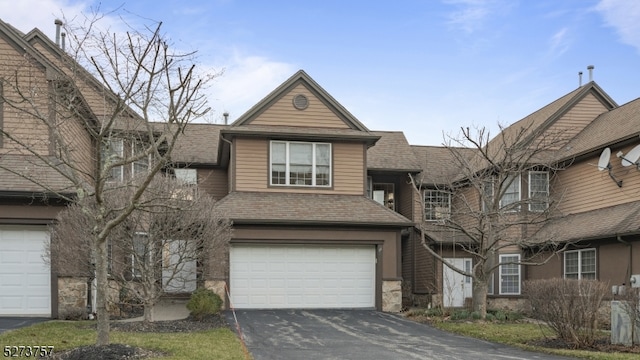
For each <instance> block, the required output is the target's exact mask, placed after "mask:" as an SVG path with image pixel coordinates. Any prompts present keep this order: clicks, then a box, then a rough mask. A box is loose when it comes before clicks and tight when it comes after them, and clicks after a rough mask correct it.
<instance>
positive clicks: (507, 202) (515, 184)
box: [500, 175, 520, 211]
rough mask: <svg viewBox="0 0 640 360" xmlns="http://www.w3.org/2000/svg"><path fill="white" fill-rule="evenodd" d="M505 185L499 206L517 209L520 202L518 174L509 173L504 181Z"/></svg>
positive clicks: (508, 209)
mask: <svg viewBox="0 0 640 360" xmlns="http://www.w3.org/2000/svg"><path fill="white" fill-rule="evenodd" d="M504 186H506V187H505V188H504V190H503V192H502V197H501V198H500V208H501V209H504V210H506V211H517V210H519V206H518V202H520V175H509V176H507V178H506V179H505V181H504Z"/></svg>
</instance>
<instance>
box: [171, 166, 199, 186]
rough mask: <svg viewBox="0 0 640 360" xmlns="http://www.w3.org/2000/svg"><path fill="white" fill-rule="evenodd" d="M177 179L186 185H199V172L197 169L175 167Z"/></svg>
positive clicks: (174, 171)
mask: <svg viewBox="0 0 640 360" xmlns="http://www.w3.org/2000/svg"><path fill="white" fill-rule="evenodd" d="M173 173H174V174H175V176H176V179H177V180H178V181H179V182H180V183H181V184H184V185H198V172H197V170H196V169H173Z"/></svg>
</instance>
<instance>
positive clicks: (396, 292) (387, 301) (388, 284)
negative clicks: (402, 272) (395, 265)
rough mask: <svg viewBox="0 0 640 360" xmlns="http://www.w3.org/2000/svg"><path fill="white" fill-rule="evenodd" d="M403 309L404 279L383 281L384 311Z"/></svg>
mask: <svg viewBox="0 0 640 360" xmlns="http://www.w3.org/2000/svg"><path fill="white" fill-rule="evenodd" d="M401 310H402V281H400V280H383V281H382V311H386V312H394V313H395V312H400V311H401Z"/></svg>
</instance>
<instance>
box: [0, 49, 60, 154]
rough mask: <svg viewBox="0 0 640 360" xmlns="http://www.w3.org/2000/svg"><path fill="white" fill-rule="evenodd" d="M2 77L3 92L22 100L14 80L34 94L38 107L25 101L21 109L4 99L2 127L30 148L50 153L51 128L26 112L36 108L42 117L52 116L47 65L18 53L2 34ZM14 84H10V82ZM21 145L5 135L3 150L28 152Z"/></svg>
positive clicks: (9, 96) (9, 97)
mask: <svg viewBox="0 0 640 360" xmlns="http://www.w3.org/2000/svg"><path fill="white" fill-rule="evenodd" d="M0 54H1V55H0V62H2V67H0V77H1V78H3V79H4V80H5V84H4V86H3V92H4V96H5V97H6V99H7V100H9V101H11V100H13V101H20V95H19V94H18V93H17V92H16V91H14V90H13V89H12V85H13V84H18V87H19V88H20V89H21V91H23V92H27V94H29V92H31V93H32V94H35V95H36V96H34V97H33V98H32V101H33V102H34V104H35V109H34V108H33V107H32V106H31V105H28V104H23V105H21V106H24V107H23V109H22V110H18V109H14V108H12V107H11V106H9V104H8V101H5V103H4V106H3V109H4V110H3V124H2V126H3V128H4V131H6V132H7V133H10V134H11V135H12V136H14V137H16V138H17V139H19V140H20V141H22V142H24V143H25V144H27V146H29V147H30V148H31V149H33V150H35V151H36V152H37V153H39V154H41V155H47V154H48V153H49V129H48V127H47V126H46V125H45V124H44V123H43V121H42V120H37V119H34V117H33V116H31V115H29V114H27V113H25V111H29V112H34V111H35V112H37V113H38V114H39V115H40V117H41V118H42V119H44V120H47V119H48V117H49V108H48V103H49V101H48V93H49V89H48V83H47V79H46V73H45V68H44V67H43V66H41V65H39V64H37V63H36V62H35V61H33V60H32V59H31V58H29V57H28V56H24V55H23V54H21V53H18V52H17V51H16V49H15V48H14V47H13V46H12V45H10V44H9V43H7V42H6V41H5V39H4V37H0ZM10 84H11V85H10ZM19 149H20V147H19V146H18V145H17V144H16V143H14V142H12V141H10V140H9V139H7V138H5V139H3V142H2V147H1V148H0V154H5V153H12V154H18V153H23V154H27V152H25V151H24V150H19Z"/></svg>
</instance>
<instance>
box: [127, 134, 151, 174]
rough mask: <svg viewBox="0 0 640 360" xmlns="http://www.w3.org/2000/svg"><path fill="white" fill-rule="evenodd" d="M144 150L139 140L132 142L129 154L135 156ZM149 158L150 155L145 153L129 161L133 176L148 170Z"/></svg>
mask: <svg viewBox="0 0 640 360" xmlns="http://www.w3.org/2000/svg"><path fill="white" fill-rule="evenodd" d="M144 151H145V148H144V144H142V143H140V142H136V143H134V144H133V146H131V156H137V155H139V154H140V153H142V152H144ZM150 158H151V155H147V156H144V157H142V158H140V159H138V160H136V161H134V162H133V163H131V173H132V174H133V176H137V175H139V174H144V173H146V172H147V171H149V163H150V161H149V159H150Z"/></svg>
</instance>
